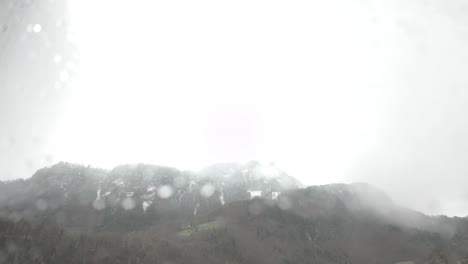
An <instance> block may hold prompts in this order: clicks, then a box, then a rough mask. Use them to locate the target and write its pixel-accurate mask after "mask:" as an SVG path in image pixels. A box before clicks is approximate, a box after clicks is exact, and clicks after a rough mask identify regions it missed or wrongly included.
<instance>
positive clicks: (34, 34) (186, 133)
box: [0, 0, 468, 216]
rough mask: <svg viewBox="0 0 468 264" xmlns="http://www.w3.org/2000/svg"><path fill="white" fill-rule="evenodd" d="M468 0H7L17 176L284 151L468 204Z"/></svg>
mask: <svg viewBox="0 0 468 264" xmlns="http://www.w3.org/2000/svg"><path fill="white" fill-rule="evenodd" d="M466 47H468V1H465V0H451V1H445V0H433V1H422V0H421V1H407V0H398V1H397V0H391V1H387V0H362V1H346V0H332V1H271V0H269V1H259V0H238V1H219V0H216V1H214V0H213V1H206V0H202V1H110V0H101V1H91V0H76V1H69V3H68V5H67V4H66V2H65V1H54V0H50V1H36V2H30V1H13V0H6V1H3V2H2V3H0V128H1V129H0V177H1V179H12V178H18V177H29V176H30V175H31V174H32V173H33V172H34V171H35V170H36V169H38V168H40V167H43V166H47V165H50V164H53V163H55V162H58V161H62V160H64V161H70V162H77V163H83V164H91V165H93V166H98V167H105V168H112V167H113V166H115V165H117V164H121V163H134V162H147V163H154V164H162V165H171V166H176V167H179V168H183V169H194V170H196V169H200V168H202V167H204V166H207V165H210V164H211V163H215V162H224V161H239V162H243V161H248V160H260V161H262V162H274V163H275V164H276V165H277V166H278V167H281V168H283V169H285V170H286V171H288V172H289V173H290V174H291V175H293V176H295V177H297V178H298V179H300V180H301V181H302V182H303V183H305V184H307V185H313V184H324V183H332V182H354V181H365V182H369V183H372V184H375V185H377V186H379V187H381V188H382V189H384V190H385V191H386V192H387V193H389V195H390V196H391V197H392V198H393V199H394V200H396V201H397V202H399V203H401V204H403V205H406V206H409V207H412V208H415V209H418V210H421V211H424V212H426V213H431V214H449V215H463V216H464V215H468V189H466V187H465V186H467V185H468V177H467V175H468V162H467V161H468V160H467V158H468V157H467V151H468V133H467V132H468V131H467V130H468V124H467V123H468V119H467V118H466V116H465V115H466V113H468V104H466V103H467V102H468V98H467V96H468V95H467V93H468V90H467V85H468V64H467V63H468V49H466Z"/></svg>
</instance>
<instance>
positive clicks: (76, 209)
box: [0, 162, 468, 264]
mask: <svg viewBox="0 0 468 264" xmlns="http://www.w3.org/2000/svg"><path fill="white" fill-rule="evenodd" d="M0 216H1V219H0V248H1V251H0V263H343V264H344V263H467V262H466V261H467V257H468V219H466V218H459V217H453V218H449V217H445V216H427V215H425V214H422V213H419V212H417V211H414V210H411V209H408V208H405V207H402V206H400V205H398V204H395V203H394V202H393V200H392V199H391V198H390V197H388V196H387V195H386V194H385V193H384V192H383V191H381V190H379V189H378V188H376V187H374V186H372V185H369V184H366V183H355V184H329V185H321V186H309V187H304V186H303V185H302V184H301V183H300V182H299V181H297V180H296V179H294V178H293V177H291V176H289V175H288V174H287V173H286V172H284V171H282V170H281V169H279V168H276V167H275V166H274V165H268V166H262V165H261V164H259V163H258V162H249V163H246V164H236V163H225V164H216V165H213V166H210V167H208V168H206V169H203V170H201V171H198V172H192V171H181V170H178V169H176V168H171V167H164V166H155V165H147V164H135V165H121V166H117V167H115V168H114V169H112V170H103V169H99V168H92V167H89V166H82V165H77V164H70V163H63V162H61V163H58V164H56V165H53V166H51V167H48V168H43V169H40V170H38V171H37V172H36V173H35V174H34V175H33V176H32V177H31V178H29V179H21V180H14V181H6V182H2V183H0ZM463 261H465V262H463Z"/></svg>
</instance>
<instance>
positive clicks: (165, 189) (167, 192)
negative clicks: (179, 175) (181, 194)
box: [158, 185, 174, 199]
mask: <svg viewBox="0 0 468 264" xmlns="http://www.w3.org/2000/svg"><path fill="white" fill-rule="evenodd" d="M173 193H174V190H173V189H172V187H171V186H169V185H163V186H161V187H160V188H159V189H158V196H159V198H161V199H167V198H169V197H171V196H172V194H173Z"/></svg>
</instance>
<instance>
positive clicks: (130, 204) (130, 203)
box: [122, 197, 136, 210]
mask: <svg viewBox="0 0 468 264" xmlns="http://www.w3.org/2000/svg"><path fill="white" fill-rule="evenodd" d="M135 206H136V203H135V200H133V199H132V198H130V197H127V198H125V199H124V200H123V201H122V208H123V209H125V210H132V209H133V208H135Z"/></svg>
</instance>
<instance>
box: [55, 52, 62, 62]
mask: <svg viewBox="0 0 468 264" xmlns="http://www.w3.org/2000/svg"><path fill="white" fill-rule="evenodd" d="M54 62H55V63H60V62H62V56H60V55H58V54H56V55H55V56H54Z"/></svg>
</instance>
